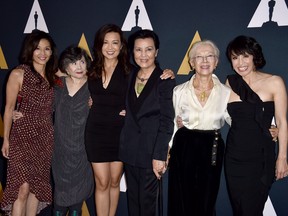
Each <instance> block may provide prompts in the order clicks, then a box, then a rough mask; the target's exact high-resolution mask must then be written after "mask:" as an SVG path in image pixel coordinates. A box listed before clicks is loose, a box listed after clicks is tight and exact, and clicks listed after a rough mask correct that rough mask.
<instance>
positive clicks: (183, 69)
mask: <svg viewBox="0 0 288 216" xmlns="http://www.w3.org/2000/svg"><path fill="white" fill-rule="evenodd" d="M197 41H201V38H200V35H199V33H198V31H197V32H196V33H195V35H194V38H193V39H192V41H191V43H190V46H189V48H188V49H187V51H186V53H185V56H184V59H183V61H182V63H181V66H180V68H179V69H178V72H177V75H188V74H189V73H190V71H191V67H190V64H189V57H188V54H189V51H190V49H191V47H192V45H193V44H194V43H195V42H197Z"/></svg>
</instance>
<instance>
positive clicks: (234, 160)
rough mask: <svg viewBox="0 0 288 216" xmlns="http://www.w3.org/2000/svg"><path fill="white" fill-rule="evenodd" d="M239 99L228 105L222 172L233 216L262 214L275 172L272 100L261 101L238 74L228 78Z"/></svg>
mask: <svg viewBox="0 0 288 216" xmlns="http://www.w3.org/2000/svg"><path fill="white" fill-rule="evenodd" d="M228 80H229V83H230V86H231V88H232V89H233V91H234V92H236V93H237V94H238V95H239V96H240V98H241V100H242V101H240V102H232V103H229V104H228V107H227V109H228V112H229V114H230V116H231V118H232V125H231V128H230V130H229V133H228V136H227V142H226V145H227V147H226V155H225V174H226V181H227V185H228V192H229V195H230V200H231V204H232V208H233V213H234V216H236V215H241V216H244V215H247V216H251V215H253V216H258V215H262V212H263V209H264V205H265V202H266V200H267V197H268V193H269V189H270V187H271V185H272V183H273V180H274V175H275V142H273V141H272V137H271V135H270V133H269V128H270V126H271V121H272V117H273V115H274V102H273V101H267V102H262V101H261V99H260V98H259V96H258V95H257V94H256V93H255V92H253V91H252V89H250V87H249V86H248V85H247V84H246V82H245V81H244V80H243V79H242V78H241V77H240V76H238V75H233V76H229V77H228Z"/></svg>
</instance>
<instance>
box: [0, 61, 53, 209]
mask: <svg viewBox="0 0 288 216" xmlns="http://www.w3.org/2000/svg"><path fill="white" fill-rule="evenodd" d="M17 68H20V69H23V70H24V78H23V84H22V89H21V91H20V92H19V95H20V96H21V97H22V101H21V105H20V108H19V111H20V112H22V113H23V117H22V118H21V119H18V120H17V121H16V122H15V123H13V125H12V128H11V133H10V144H9V160H8V170H7V183H6V188H5V190H4V194H3V200H2V202H1V207H2V209H3V210H4V211H6V213H7V214H10V213H11V210H12V209H11V208H12V204H13V203H14V202H15V200H16V199H17V197H18V192H19V187H20V186H21V185H22V184H23V183H25V182H27V183H28V184H29V186H30V192H31V193H33V194H35V196H36V198H37V199H38V200H39V201H40V202H39V205H38V212H40V211H41V209H43V208H45V207H46V206H47V205H49V204H50V203H51V202H52V189H51V185H50V167H51V157H52V148H53V143H54V140H53V122H52V103H53V99H54V92H53V88H50V86H49V83H48V82H47V81H46V80H45V79H44V78H43V77H42V76H41V75H40V74H38V73H36V72H32V70H31V68H30V67H29V66H27V65H19V66H18V67H17Z"/></svg>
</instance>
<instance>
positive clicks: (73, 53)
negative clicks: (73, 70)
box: [59, 45, 91, 73]
mask: <svg viewBox="0 0 288 216" xmlns="http://www.w3.org/2000/svg"><path fill="white" fill-rule="evenodd" d="M82 57H84V59H85V61H86V65H87V70H89V68H90V66H91V58H90V57H89V55H88V54H87V52H86V51H85V50H84V49H82V48H80V47H78V46H73V45H72V46H69V47H67V48H66V49H65V50H64V51H63V52H62V53H61V55H60V58H59V69H60V70H61V71H62V72H64V73H67V67H68V65H69V64H70V63H74V62H76V61H78V60H80V59H81V58H82Z"/></svg>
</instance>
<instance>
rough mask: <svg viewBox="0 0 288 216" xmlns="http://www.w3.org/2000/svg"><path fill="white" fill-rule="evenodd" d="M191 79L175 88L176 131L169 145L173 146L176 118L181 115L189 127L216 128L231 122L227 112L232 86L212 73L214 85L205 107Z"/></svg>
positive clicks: (200, 128) (193, 77)
mask: <svg viewBox="0 0 288 216" xmlns="http://www.w3.org/2000/svg"><path fill="white" fill-rule="evenodd" d="M194 79H195V75H193V76H192V77H191V79H190V80H189V81H187V82H185V83H183V84H180V85H177V86H176V87H175V88H174V90H173V105H174V110H175V119H174V133H173V136H172V139H171V141H170V142H169V146H170V147H171V146H172V141H173V137H174V135H175V133H176V131H177V130H178V127H177V123H176V118H177V116H180V117H181V118H182V121H183V125H184V126H185V127H187V128H188V129H197V130H216V129H220V128H221V127H223V125H224V124H225V121H226V122H227V123H228V124H230V123H231V118H230V116H229V114H228V112H227V109H226V108H227V103H228V100H229V96H230V92H231V90H230V88H229V87H227V86H226V85H224V84H222V83H221V82H220V81H219V79H218V78H217V76H216V75H214V74H212V80H213V83H214V87H213V89H212V90H211V93H210V95H209V97H208V99H207V101H206V104H205V105H204V107H203V106H202V105H201V104H200V102H199V100H198V98H197V96H196V94H195V91H194V88H193V85H192V84H193V80H194Z"/></svg>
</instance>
